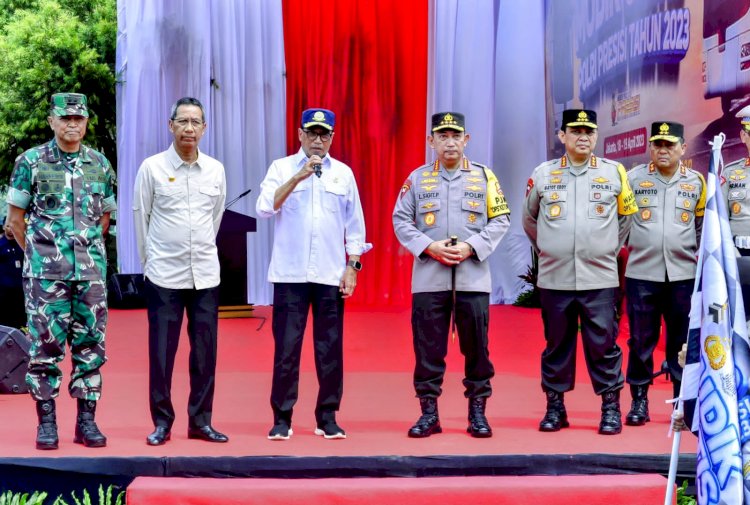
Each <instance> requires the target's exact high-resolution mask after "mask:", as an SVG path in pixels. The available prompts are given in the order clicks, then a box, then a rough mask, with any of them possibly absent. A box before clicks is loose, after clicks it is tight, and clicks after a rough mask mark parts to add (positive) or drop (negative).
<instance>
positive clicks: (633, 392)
mask: <svg viewBox="0 0 750 505" xmlns="http://www.w3.org/2000/svg"><path fill="white" fill-rule="evenodd" d="M630 396H632V397H633V403H632V404H631V405H630V412H628V415H627V416H625V424H627V425H628V426H643V425H644V424H646V423H647V422H649V421H650V420H651V418H650V417H649V415H648V384H643V385H635V384H631V385H630Z"/></svg>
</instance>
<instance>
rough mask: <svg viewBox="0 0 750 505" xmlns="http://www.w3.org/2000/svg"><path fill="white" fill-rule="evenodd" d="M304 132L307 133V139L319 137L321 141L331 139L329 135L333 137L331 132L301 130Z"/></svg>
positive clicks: (313, 139)
mask: <svg viewBox="0 0 750 505" xmlns="http://www.w3.org/2000/svg"><path fill="white" fill-rule="evenodd" d="M302 131H303V132H305V135H307V140H312V141H315V139H317V138H320V141H321V142H328V141H329V140H331V137H333V133H315V132H314V131H312V130H302Z"/></svg>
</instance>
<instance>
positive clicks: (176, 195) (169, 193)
mask: <svg viewBox="0 0 750 505" xmlns="http://www.w3.org/2000/svg"><path fill="white" fill-rule="evenodd" d="M185 205H186V203H185V190H184V189H182V187H180V186H176V185H165V186H156V187H155V188H154V207H157V208H161V209H165V210H177V209H179V208H182V207H183V206H185Z"/></svg>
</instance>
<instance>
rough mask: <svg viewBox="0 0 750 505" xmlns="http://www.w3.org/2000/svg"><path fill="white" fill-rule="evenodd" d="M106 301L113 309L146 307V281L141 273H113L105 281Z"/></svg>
mask: <svg viewBox="0 0 750 505" xmlns="http://www.w3.org/2000/svg"><path fill="white" fill-rule="evenodd" d="M107 301H108V303H109V306H110V307H111V308H113V309H143V308H145V307H146V281H145V280H144V278H143V274H115V275H113V276H112V277H110V278H109V282H108V283H107Z"/></svg>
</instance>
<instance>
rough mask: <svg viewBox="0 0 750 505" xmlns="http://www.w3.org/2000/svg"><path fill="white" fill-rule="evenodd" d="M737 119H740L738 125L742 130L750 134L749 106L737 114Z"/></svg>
mask: <svg viewBox="0 0 750 505" xmlns="http://www.w3.org/2000/svg"><path fill="white" fill-rule="evenodd" d="M737 117H738V118H740V124H742V129H743V130H745V131H746V132H748V133H750V105H746V106H745V107H743V108H742V109H740V111H739V112H738V113H737Z"/></svg>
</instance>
